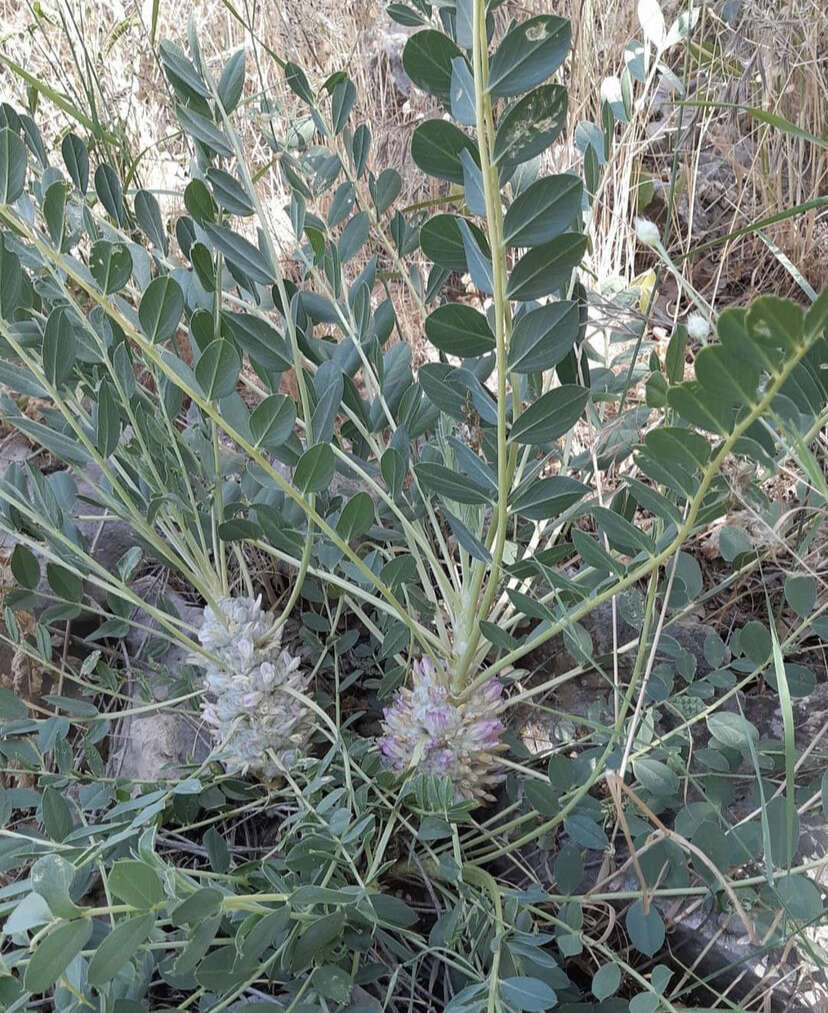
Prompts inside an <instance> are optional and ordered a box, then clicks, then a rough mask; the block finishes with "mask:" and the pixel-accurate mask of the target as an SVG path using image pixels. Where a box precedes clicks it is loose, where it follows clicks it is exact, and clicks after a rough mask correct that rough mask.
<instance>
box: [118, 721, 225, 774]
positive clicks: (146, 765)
mask: <svg viewBox="0 0 828 1013" xmlns="http://www.w3.org/2000/svg"><path fill="white" fill-rule="evenodd" d="M209 754H210V742H209V738H208V736H207V734H206V733H205V732H203V731H202V730H201V727H200V722H199V723H197V722H196V721H195V720H194V719H193V718H191V717H190V716H189V715H187V714H185V713H183V712H182V711H176V710H159V711H157V712H155V713H151V714H141V715H136V716H134V717H128V718H125V719H124V720H123V721H122V722H121V724H120V726H119V728H118V730H117V731H116V733H115V734H114V735H113V741H112V748H111V750H110V758H109V762H108V764H107V773H108V775H109V776H110V777H120V778H126V779H127V780H128V781H130V782H140V781H158V780H159V779H161V778H176V777H180V776H181V775H182V773H183V772H184V770H185V767H186V766H187V765H188V764H191V763H196V764H199V763H203V762H204V760H205V759H206V758H207V757H208V756H209Z"/></svg>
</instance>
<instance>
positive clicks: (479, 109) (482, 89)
mask: <svg viewBox="0 0 828 1013" xmlns="http://www.w3.org/2000/svg"><path fill="white" fill-rule="evenodd" d="M472 21H473V35H474V37H473V42H472V63H473V69H474V94H475V119H476V126H477V150H478V153H479V155H480V172H481V174H482V176H483V196H484V198H485V202H486V230H487V233H488V238H489V247H490V249H491V251H492V289H493V299H494V318H495V359H496V371H497V506H496V510H495V516H494V518H493V520H492V527H491V528H490V530H489V537H488V538H487V544H489V545H491V546H492V561H491V563H481V562H478V563H476V564H475V569H474V571H473V572H474V576H473V578H472V582H471V587H470V588H469V589H468V591H467V593H466V594H465V595H464V598H465V601H464V614H463V619H462V622H463V634H464V636H463V640H464V641H465V642H464V643H463V650H462V654H461V656H460V658H459V659H458V663H457V666H456V669H455V673H454V679H453V690H454V692H455V693H459V692H462V690H463V689H464V688H465V684H466V682H467V673H468V670H469V667H470V665H471V663H472V661H473V660H474V658H475V657H476V654H477V648H478V644H479V643H480V623H479V620H480V619H481V618H484V619H485V618H486V616H487V615H488V612H489V609H490V608H491V605H492V601H493V600H494V596H495V594H496V593H497V588H498V584H499V581H500V568H501V564H502V562H503V550H504V548H505V545H506V530H507V525H508V521H509V512H508V499H509V489H510V486H511V472H512V468H511V467H510V461H509V455H508V447H507V439H506V410H507V393H506V379H507V369H506V358H507V354H508V347H509V333H510V330H511V314H510V307H509V300H508V298H507V296H506V246H505V243H504V242H503V208H502V207H501V203H500V180H499V177H498V171H497V166H496V165H495V164H494V163H493V161H492V149H493V145H494V135H495V126H494V116H493V114H492V100H491V96H490V95H489V40H488V37H487V34H486V5H485V3H484V0H474V7H473V17H472ZM492 534H493V535H494V537H492ZM487 574H488V583H487V585H486V589H485V592H483V597H482V600H481V598H480V596H481V591H482V590H483V584H484V581H485V580H486V575H487Z"/></svg>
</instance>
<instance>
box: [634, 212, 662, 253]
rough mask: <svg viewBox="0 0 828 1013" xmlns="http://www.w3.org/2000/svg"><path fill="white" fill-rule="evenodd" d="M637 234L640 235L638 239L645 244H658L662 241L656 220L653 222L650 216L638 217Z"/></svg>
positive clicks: (636, 222)
mask: <svg viewBox="0 0 828 1013" xmlns="http://www.w3.org/2000/svg"><path fill="white" fill-rule="evenodd" d="M635 234H636V236H637V237H638V241H639V242H640V243H643V244H644V245H645V246H658V244H659V243H660V242H661V235H660V234H659V231H658V226H657V225H656V224H655V223H654V222H651V221H650V219H649V218H636V220H635Z"/></svg>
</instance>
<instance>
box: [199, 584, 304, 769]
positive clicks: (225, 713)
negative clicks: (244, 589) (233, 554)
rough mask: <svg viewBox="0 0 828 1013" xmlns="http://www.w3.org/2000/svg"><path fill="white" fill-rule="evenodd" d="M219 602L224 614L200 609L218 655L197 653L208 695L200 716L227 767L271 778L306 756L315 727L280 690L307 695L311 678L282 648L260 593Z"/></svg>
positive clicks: (206, 641) (204, 632)
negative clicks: (218, 744)
mask: <svg viewBox="0 0 828 1013" xmlns="http://www.w3.org/2000/svg"><path fill="white" fill-rule="evenodd" d="M217 607H218V609H219V611H220V613H221V615H217V614H216V613H215V612H214V610H213V609H212V608H210V607H209V606H208V607H207V608H205V609H204V617H203V621H202V626H201V629H200V630H199V634H198V639H199V641H200V642H201V644H202V646H203V647H205V648H206V649H207V650H208V651H209V652H210V653H211V654H212V655H214V657H215V659H216V660H215V661H210V662H208V663H207V664H206V665H205V662H204V658H203V657H198V658H195V659H194V660H195V661H196V662H197V663H198V664H199V665H202V666H203V667H204V684H205V687H206V689H207V691H208V694H209V697H210V700H209V702H208V703H207V704H206V706H205V708H204V719H205V721H207V723H208V724H210V725H212V726H213V728H214V733H215V736H216V739H217V740H218V741H219V742H221V743H223V746H222V759H223V762H224V765H225V767H226V768H227V770H228V771H230V772H236V771H238V772H241V773H243V774H246V773H250V774H253V775H254V776H255V777H258V778H259V779H260V780H262V781H273V780H276V779H277V778H278V777H280V776H281V774H282V772H283V769H284V768H288V769H289V768H290V767H291V766H293V765H294V764H295V763H296V761H297V760H298V759H299V758H300V757H301V756H302V755H303V753H304V751H305V747H306V746H307V743H308V741H309V739H310V736H311V733H312V731H313V720H312V714H311V711H310V709H309V708H308V707H307V706H306V705H305V704H304V703H303V702H302V701H301V700H299V699H297V698H296V697H295V696H293V695H291V693H288V692H286V691H285V690H286V688H287V689H290V690H293V691H295V692H297V693H304V692H305V690H306V688H307V685H308V676H307V675H306V674H305V673H304V672H302V670H301V669H300V667H299V665H300V661H299V658H297V657H294V656H293V655H292V654H291V653H290V652H289V651H287V650H283V649H282V635H281V630H274V629H273V619H272V617H271V616H270V615H269V614H268V613H267V612H265V611H264V610H263V609H262V605H261V598H256V599H253V598H223V599H221V600H219V601H218V602H217Z"/></svg>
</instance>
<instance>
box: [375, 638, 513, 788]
mask: <svg viewBox="0 0 828 1013" xmlns="http://www.w3.org/2000/svg"><path fill="white" fill-rule="evenodd" d="M503 703H504V701H503V688H502V686H501V684H500V682H499V680H498V679H491V680H490V681H489V682H487V683H485V684H484V685H483V686H481V687H480V688H479V689H477V690H475V691H474V692H473V693H472V694H471V695H470V696H469V697H468V699H466V700H464V701H463V702H462V703H455V702H454V701H453V700H452V698H451V692H450V677H449V673H448V672H447V670H446V669H445V667H444V666H442V665H436V664H435V663H434V662H433V661H432V660H431V659H430V658H420V659H419V660H418V661H415V662H414V666H413V673H412V685H411V689H408V688H407V687H402V688H401V689H399V690H398V691H397V693H396V695H395V697H394V702H393V703H392V705H391V706H390V707H387V708H386V709H385V712H384V721H383V732H384V733H385V734H384V735H383V736H382V737H381V738H380V740H379V742H378V743H377V744H378V746H379V749H380V752H381V753H382V755H383V756H384V757H385V760H386V762H387V764H388V766H389V767H391V769H392V770H395V771H397V772H399V773H402V772H403V771H405V770H408V769H409V768H410V767H415V768H416V769H417V771H418V772H421V773H424V774H435V775H437V776H440V777H448V778H449V779H450V780H451V781H452V783H453V785H454V792H455V798H456V799H457V800H458V801H461V800H465V799H477V800H478V801H491V800H492V799H493V797H494V796H493V795H492V794H491V791H490V789H491V788H493V787H494V786H495V785H497V784H499V783H500V782H501V781H502V780H503V779H504V777H505V775H504V773H503V771H502V769H501V766H500V763H499V761H498V754H499V753H501V752H503V751H504V750H505V749H506V746H505V745H504V744H503V743H502V742H501V741H500V738H501V736H502V734H503V722H502V721H501V720H500V713H501V711H502V710H503Z"/></svg>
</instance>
